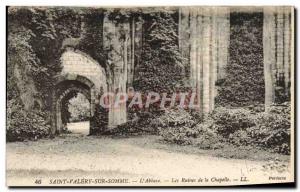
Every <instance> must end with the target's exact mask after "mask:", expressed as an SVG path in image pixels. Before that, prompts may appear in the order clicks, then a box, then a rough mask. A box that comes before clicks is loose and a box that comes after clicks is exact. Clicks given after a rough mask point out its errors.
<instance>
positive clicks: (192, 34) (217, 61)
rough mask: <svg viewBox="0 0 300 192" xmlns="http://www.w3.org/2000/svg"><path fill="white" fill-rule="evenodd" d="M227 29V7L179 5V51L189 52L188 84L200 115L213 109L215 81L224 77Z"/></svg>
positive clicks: (226, 54)
mask: <svg viewBox="0 0 300 192" xmlns="http://www.w3.org/2000/svg"><path fill="white" fill-rule="evenodd" d="M229 31H230V25H229V9H228V8H227V7H211V8H209V7H204V8H203V7H182V8H179V29H178V34H179V50H180V52H181V54H182V56H183V57H184V58H186V54H187V53H188V55H189V57H188V58H189V60H188V61H189V65H190V68H189V69H190V73H189V79H190V85H191V87H192V88H193V89H194V90H196V91H197V99H198V100H197V102H198V104H200V112H201V113H202V114H203V115H206V114H208V113H209V112H210V111H211V110H213V109H214V98H215V96H216V94H217V93H216V87H215V82H216V80H217V79H218V78H224V76H225V66H226V65H227V58H228V45H229Z"/></svg>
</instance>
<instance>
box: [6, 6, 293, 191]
mask: <svg viewBox="0 0 300 192" xmlns="http://www.w3.org/2000/svg"><path fill="white" fill-rule="evenodd" d="M294 11H295V10H294V7H292V6H261V7H259V6H253V7H249V6H248V7H237V6H230V7H229V6H189V7H188V6H187V7H175V6H170V7H55V6H54V7H17V6H10V7H7V65H6V70H7V82H6V88H7V109H6V113H7V126H6V184H7V186H9V187H15V186H35V187H41V186H48V187H57V186H81V187H82V186H93V187H95V186H98V187H103V186H112V187H117V186H236V185H254V184H256V185H257V184H274V183H275V184H279V183H281V184H282V183H286V184H291V185H293V184H294V183H295V172H294V171H295V162H294V160H295V151H294V150H295V146H294V143H295V135H294V132H295V131H294V129H295V127H294V126H295V124H294V121H295V119H294V118H295V117H294V103H295V98H294V96H295V93H294V88H295V82H294V77H295V63H294V62H295V60H294V57H295V56H294V51H295V45H294V39H295V31H294V20H295V18H294V16H295V15H294Z"/></svg>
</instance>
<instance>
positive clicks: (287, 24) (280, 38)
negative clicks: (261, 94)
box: [263, 7, 293, 111]
mask: <svg viewBox="0 0 300 192" xmlns="http://www.w3.org/2000/svg"><path fill="white" fill-rule="evenodd" d="M292 11H293V9H292V7H265V8H264V24H263V25H264V26H263V44H264V46H263V47H264V76H265V110H266V111H268V110H269V107H270V105H272V103H274V102H275V96H276V95H275V88H276V85H277V84H278V82H281V81H284V91H285V94H286V96H289V95H290V87H289V85H290V77H291V71H290V69H291V64H292V63H291V51H292V50H293V49H292V47H291V45H292V31H291V26H292V23H291V16H292V15H293V12H292Z"/></svg>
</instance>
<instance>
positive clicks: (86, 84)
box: [51, 74, 95, 134]
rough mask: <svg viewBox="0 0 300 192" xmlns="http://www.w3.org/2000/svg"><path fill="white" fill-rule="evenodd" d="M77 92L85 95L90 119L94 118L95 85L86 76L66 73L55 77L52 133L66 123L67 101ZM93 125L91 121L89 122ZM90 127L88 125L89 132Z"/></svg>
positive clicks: (59, 131)
mask: <svg viewBox="0 0 300 192" xmlns="http://www.w3.org/2000/svg"><path fill="white" fill-rule="evenodd" d="M78 93H80V94H82V95H84V96H85V98H86V99H87V100H88V101H89V104H90V107H89V108H90V121H93V119H94V110H95V86H94V83H93V82H91V81H90V80H89V79H88V78H86V77H84V76H80V75H74V74H66V75H64V76H60V77H59V78H57V81H56V85H55V87H54V91H53V98H52V99H53V100H52V102H53V103H52V129H51V133H52V134H59V133H61V132H62V130H63V129H64V128H65V127H66V124H67V123H68V120H67V119H68V118H69V117H68V109H67V107H68V106H67V103H68V101H69V100H70V99H71V98H74V97H75V96H76V95H77V94H78ZM90 124H91V125H93V122H90ZM91 129H92V127H90V131H89V133H92V131H91Z"/></svg>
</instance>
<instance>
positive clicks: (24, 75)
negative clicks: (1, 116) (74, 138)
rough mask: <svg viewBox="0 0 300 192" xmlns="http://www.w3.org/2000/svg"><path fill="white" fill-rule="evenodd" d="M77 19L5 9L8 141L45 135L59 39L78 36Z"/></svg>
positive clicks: (58, 12)
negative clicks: (6, 22)
mask: <svg viewBox="0 0 300 192" xmlns="http://www.w3.org/2000/svg"><path fill="white" fill-rule="evenodd" d="M77 15H78V14H76V10H73V9H63V8H55V9H54V8H53V9H52V8H50V9H45V8H9V10H8V49H7V56H8V60H7V96H8V97H7V105H8V106H7V109H8V111H9V112H8V113H7V122H8V125H7V140H8V141H11V140H23V139H36V138H40V137H42V136H47V135H49V130H48V129H49V126H50V119H49V117H50V114H49V113H50V107H51V99H50V97H51V93H50V92H49V90H51V89H52V87H53V82H54V77H55V75H56V74H57V73H58V72H60V71H61V66H60V61H59V59H60V56H61V51H62V50H61V49H60V48H61V45H62V42H63V39H64V38H66V37H71V36H74V35H75V34H78V32H79V31H78V29H80V27H78V26H77V25H78V22H77V21H78V19H77V18H76V17H77ZM14 134H15V138H14V139H13V135H14Z"/></svg>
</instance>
